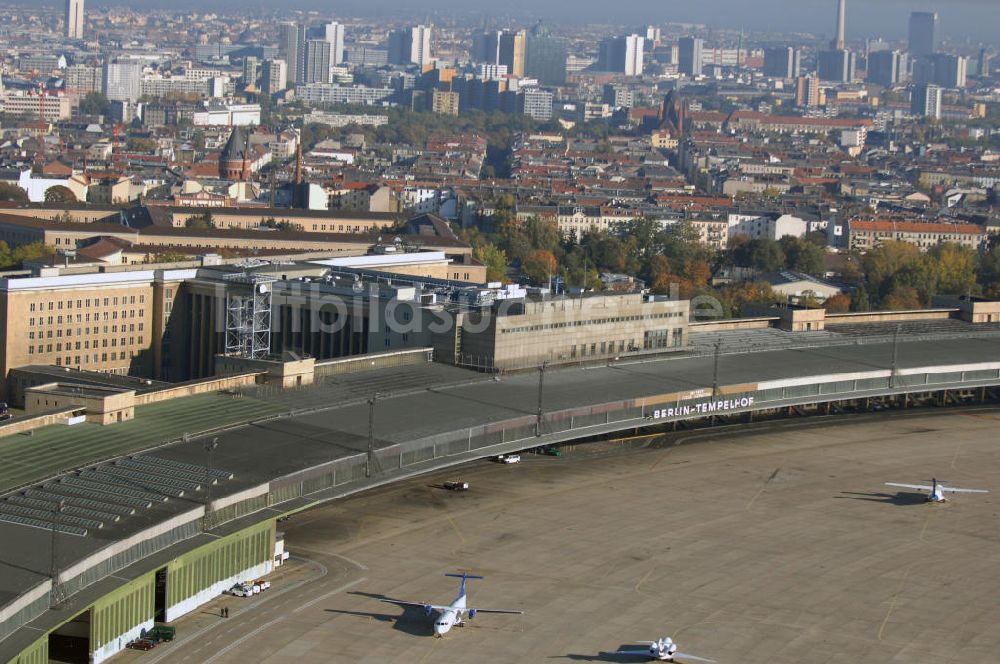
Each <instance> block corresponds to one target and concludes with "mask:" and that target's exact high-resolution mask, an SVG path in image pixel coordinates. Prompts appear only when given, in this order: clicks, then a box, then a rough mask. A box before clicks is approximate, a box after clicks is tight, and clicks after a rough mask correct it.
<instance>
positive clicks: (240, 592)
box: [229, 583, 260, 597]
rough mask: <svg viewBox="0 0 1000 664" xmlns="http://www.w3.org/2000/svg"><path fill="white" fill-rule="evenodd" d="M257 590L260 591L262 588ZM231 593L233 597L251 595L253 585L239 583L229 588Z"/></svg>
mask: <svg viewBox="0 0 1000 664" xmlns="http://www.w3.org/2000/svg"><path fill="white" fill-rule="evenodd" d="M257 592H260V590H259V589H258V590H257ZM229 594H230V595H232V596H233V597H250V596H251V595H253V586H248V585H245V584H242V583H237V584H236V585H235V586H233V587H232V588H230V589H229Z"/></svg>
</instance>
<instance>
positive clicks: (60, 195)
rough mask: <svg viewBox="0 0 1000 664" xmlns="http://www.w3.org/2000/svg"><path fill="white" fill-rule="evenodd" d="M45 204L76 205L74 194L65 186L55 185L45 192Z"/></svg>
mask: <svg viewBox="0 0 1000 664" xmlns="http://www.w3.org/2000/svg"><path fill="white" fill-rule="evenodd" d="M45 202H46V203H76V202H77V200H76V194H74V193H73V190H72V189H70V188H69V187H67V186H64V185H61V184H57V185H55V186H52V187H49V188H48V189H46V190H45Z"/></svg>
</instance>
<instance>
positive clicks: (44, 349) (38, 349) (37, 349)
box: [28, 337, 142, 355]
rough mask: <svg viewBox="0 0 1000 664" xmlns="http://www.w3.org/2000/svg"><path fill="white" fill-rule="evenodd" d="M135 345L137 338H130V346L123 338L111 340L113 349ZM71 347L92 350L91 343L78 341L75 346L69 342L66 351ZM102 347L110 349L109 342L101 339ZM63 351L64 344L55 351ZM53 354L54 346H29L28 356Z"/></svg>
mask: <svg viewBox="0 0 1000 664" xmlns="http://www.w3.org/2000/svg"><path fill="white" fill-rule="evenodd" d="M138 342H139V345H140V346H141V345H142V337H138ZM135 344H136V337H129V343H128V344H126V343H125V337H122V338H121V340H120V343H119V339H112V340H111V347H112V348H117V347H118V346H122V347H124V346H126V345H129V346H134V345H135ZM81 346H82V348H81ZM71 347H72V350H81V349H82V350H90V349H91V345H90V341H84V342H83V343H82V344H81V342H79V341H77V342H76V344H75V345H74V344H73V342H70V341H67V342H66V350H70V349H71ZM100 347H101V348H107V347H108V340H107V339H101V345H100ZM93 348H98V345H97V340H96V339H95V340H94V345H93ZM62 351H63V344H62V343H61V342H58V343H56V350H55V352H57V353H61V352H62ZM51 352H53V351H52V344H38V345H37V346H35V345H30V346H28V355H34V354H35V353H51Z"/></svg>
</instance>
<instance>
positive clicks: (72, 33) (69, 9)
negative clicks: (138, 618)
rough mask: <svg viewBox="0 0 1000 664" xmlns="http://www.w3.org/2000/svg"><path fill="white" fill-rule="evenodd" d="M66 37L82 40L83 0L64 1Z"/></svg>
mask: <svg viewBox="0 0 1000 664" xmlns="http://www.w3.org/2000/svg"><path fill="white" fill-rule="evenodd" d="M66 37H67V38H69V39H83V0H66Z"/></svg>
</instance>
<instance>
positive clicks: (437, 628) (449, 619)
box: [380, 572, 524, 636]
mask: <svg viewBox="0 0 1000 664" xmlns="http://www.w3.org/2000/svg"><path fill="white" fill-rule="evenodd" d="M445 576H453V577H455V578H456V579H461V580H462V586H461V587H460V588H459V589H458V597H456V598H455V600H454V601H453V602H452V603H451V604H448V605H447V606H445V605H441V604H427V603H426V602H404V601H402V600H398V599H389V598H388V597H383V598H380V599H381V601H383V602H388V603H390V604H397V605H399V606H419V607H421V608H423V610H424V612H425V613H426V614H427V615H431V614H432V613H434V612H435V611H437V612H438V613H440V614H441V615H439V616H438V617H437V619H436V620H435V621H434V636H444V635H445V634H447V633H448V631H449V630H450V629H451V628H452V627H454V626H455V625H458V626H459V627H462V626H463V625H464V624H465V620H464V617H465V614H468V615H469V620H472V619H473V618H475V617H476V614H477V613H516V614H522V613H524V611H509V610H506V609H480V608H471V607H469V606H468V595H467V594H466V592H465V582H466V581H468V580H469V579H481V578H483V577H481V576H473V575H471V574H466V573H465V572H462V573H461V574H445Z"/></svg>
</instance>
